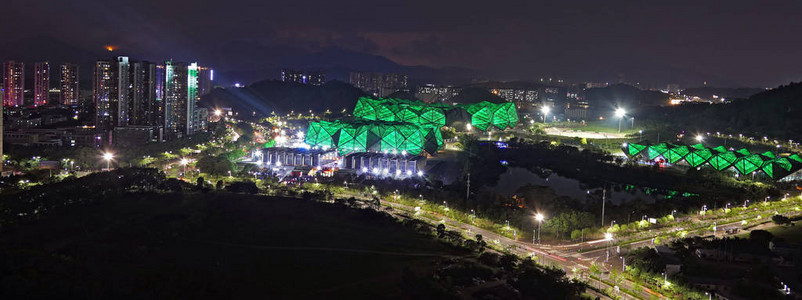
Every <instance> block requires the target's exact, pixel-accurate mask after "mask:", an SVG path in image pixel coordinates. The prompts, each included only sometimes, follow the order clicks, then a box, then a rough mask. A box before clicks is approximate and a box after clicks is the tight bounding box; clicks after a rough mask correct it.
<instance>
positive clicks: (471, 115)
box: [354, 97, 518, 131]
mask: <svg viewBox="0 0 802 300" xmlns="http://www.w3.org/2000/svg"><path fill="white" fill-rule="evenodd" d="M354 118H356V119H362V120H380V121H394V122H407V123H412V124H418V125H430V126H438V127H442V126H445V125H450V124H453V123H454V122H459V121H463V122H470V124H471V126H472V127H474V128H477V129H479V130H482V131H485V130H488V129H489V128H490V127H491V126H493V127H495V128H497V129H500V130H504V129H507V128H512V127H515V125H516V124H518V110H517V109H516V108H515V104H514V103H512V102H504V103H491V102H487V101H482V102H478V103H471V104H459V105H456V106H451V105H446V104H442V103H433V104H429V103H424V102H420V101H409V100H402V99H371V98H367V97H361V98H359V100H357V102H356V106H355V107H354Z"/></svg>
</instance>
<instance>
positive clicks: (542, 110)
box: [540, 105, 551, 123]
mask: <svg viewBox="0 0 802 300" xmlns="http://www.w3.org/2000/svg"><path fill="white" fill-rule="evenodd" d="M540 112H542V113H543V123H547V122H548V118H547V117H548V115H549V112H551V108H550V107H548V106H546V105H543V108H541V109H540Z"/></svg>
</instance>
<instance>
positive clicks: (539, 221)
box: [532, 213, 544, 244]
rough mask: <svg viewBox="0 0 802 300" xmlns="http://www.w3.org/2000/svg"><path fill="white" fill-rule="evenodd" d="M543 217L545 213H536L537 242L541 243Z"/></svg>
mask: <svg viewBox="0 0 802 300" xmlns="http://www.w3.org/2000/svg"><path fill="white" fill-rule="evenodd" d="M543 218H544V217H543V214H541V213H537V214H536V215H535V220H537V243H538V244H540V227H541V224H543ZM532 239H533V240H534V238H532ZM532 243H533V244H534V241H532Z"/></svg>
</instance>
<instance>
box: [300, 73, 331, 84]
mask: <svg viewBox="0 0 802 300" xmlns="http://www.w3.org/2000/svg"><path fill="white" fill-rule="evenodd" d="M304 76H306V78H305V79H304V84H311V85H323V84H324V83H326V73H325V72H323V71H315V72H307V73H306V74H305V75H304Z"/></svg>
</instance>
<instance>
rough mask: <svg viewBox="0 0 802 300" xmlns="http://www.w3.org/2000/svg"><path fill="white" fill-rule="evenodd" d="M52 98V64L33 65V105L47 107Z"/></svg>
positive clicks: (39, 63) (40, 63)
mask: <svg viewBox="0 0 802 300" xmlns="http://www.w3.org/2000/svg"><path fill="white" fill-rule="evenodd" d="M49 98H50V63H49V62H46V61H45V62H38V63H35V64H34V65H33V105H34V106H42V105H47V102H48V99H49Z"/></svg>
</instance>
